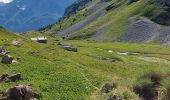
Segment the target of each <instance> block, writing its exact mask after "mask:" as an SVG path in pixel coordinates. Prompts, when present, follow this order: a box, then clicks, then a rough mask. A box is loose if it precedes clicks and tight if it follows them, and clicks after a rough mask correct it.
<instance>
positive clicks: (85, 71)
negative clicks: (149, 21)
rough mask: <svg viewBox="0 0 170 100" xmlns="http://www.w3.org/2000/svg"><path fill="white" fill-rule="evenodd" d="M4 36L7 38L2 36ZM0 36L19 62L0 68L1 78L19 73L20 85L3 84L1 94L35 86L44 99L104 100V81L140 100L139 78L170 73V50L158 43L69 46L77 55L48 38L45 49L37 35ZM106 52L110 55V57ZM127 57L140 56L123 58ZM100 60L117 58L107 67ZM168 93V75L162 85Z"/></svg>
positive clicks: (81, 43) (128, 97)
mask: <svg viewBox="0 0 170 100" xmlns="http://www.w3.org/2000/svg"><path fill="white" fill-rule="evenodd" d="M4 33H5V34H4ZM7 33H8V32H6V31H5V30H1V31H0V36H1V37H0V45H1V46H3V47H4V48H6V49H7V50H9V51H10V55H12V56H13V57H15V58H17V57H19V58H21V62H19V63H16V64H11V65H5V64H2V63H0V74H4V73H9V74H12V73H21V74H22V78H23V79H22V80H20V81H18V82H9V83H5V82H0V92H3V91H5V90H7V89H8V88H10V87H12V86H15V85H17V84H26V85H29V84H32V85H33V90H34V91H35V92H38V93H41V94H42V98H41V99H42V100H106V99H107V96H108V95H109V94H105V93H101V92H100V89H101V87H102V85H103V84H104V83H106V82H115V83H117V85H118V87H117V88H116V89H114V90H113V91H112V92H113V93H116V94H118V95H120V96H122V97H123V98H124V99H125V100H138V95H136V94H135V93H134V92H133V87H134V85H135V84H137V83H138V79H139V78H140V77H142V76H144V75H146V74H148V73H159V74H168V73H170V47H167V46H160V45H155V44H129V43H118V42H94V41H87V40H83V41H78V40H73V41H67V42H68V43H70V44H71V45H72V46H73V47H77V48H78V52H77V53H75V52H69V51H65V50H63V49H62V48H61V47H60V46H58V45H57V43H58V40H57V39H55V38H52V37H48V39H49V42H48V43H47V44H40V43H36V42H33V41H31V40H30V37H34V36H40V34H39V33H29V34H25V35H22V36H20V35H15V34H12V33H10V32H9V33H8V34H7ZM13 39H19V40H20V41H21V44H20V47H15V46H13V45H11V43H12V40H13ZM60 41H63V40H60ZM108 50H112V51H113V52H112V53H109V52H108ZM125 52H137V53H138V54H131V55H125V54H123V53H125ZM101 58H108V59H115V60H116V61H115V62H108V61H105V60H102V59H101ZM161 82H162V85H163V87H165V88H166V89H168V88H169V86H170V85H169V84H168V83H169V82H170V78H169V76H168V77H166V78H164V80H162V81H161Z"/></svg>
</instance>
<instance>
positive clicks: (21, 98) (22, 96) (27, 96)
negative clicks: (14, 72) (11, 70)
mask: <svg viewBox="0 0 170 100" xmlns="http://www.w3.org/2000/svg"><path fill="white" fill-rule="evenodd" d="M32 96H33V92H32V87H31V86H26V85H17V86H15V87H13V88H10V89H9V90H7V92H6V93H4V94H3V96H2V98H4V100H31V98H32Z"/></svg>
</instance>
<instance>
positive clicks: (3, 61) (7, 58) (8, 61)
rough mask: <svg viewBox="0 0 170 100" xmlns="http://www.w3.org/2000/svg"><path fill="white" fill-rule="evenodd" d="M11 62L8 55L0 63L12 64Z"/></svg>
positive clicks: (11, 58) (10, 57)
mask: <svg viewBox="0 0 170 100" xmlns="http://www.w3.org/2000/svg"><path fill="white" fill-rule="evenodd" d="M12 61H13V57H12V56H10V55H4V56H3V57H2V60H1V62H2V63H4V64H12Z"/></svg>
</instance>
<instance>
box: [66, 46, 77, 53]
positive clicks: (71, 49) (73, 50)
mask: <svg viewBox="0 0 170 100" xmlns="http://www.w3.org/2000/svg"><path fill="white" fill-rule="evenodd" d="M63 48H64V50H67V51H72V52H78V49H77V48H73V47H70V46H63Z"/></svg>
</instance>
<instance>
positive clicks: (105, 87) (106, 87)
mask: <svg viewBox="0 0 170 100" xmlns="http://www.w3.org/2000/svg"><path fill="white" fill-rule="evenodd" d="M116 87H117V85H116V84H115V83H109V82H108V83H105V84H104V85H103V86H102V88H101V92H103V93H109V92H111V91H112V90H113V89H114V88H116Z"/></svg>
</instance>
